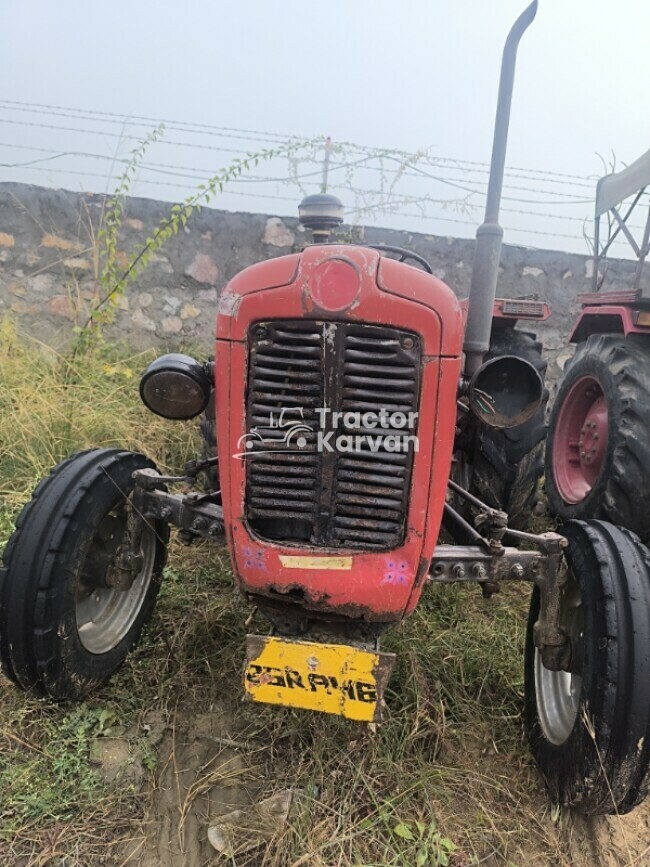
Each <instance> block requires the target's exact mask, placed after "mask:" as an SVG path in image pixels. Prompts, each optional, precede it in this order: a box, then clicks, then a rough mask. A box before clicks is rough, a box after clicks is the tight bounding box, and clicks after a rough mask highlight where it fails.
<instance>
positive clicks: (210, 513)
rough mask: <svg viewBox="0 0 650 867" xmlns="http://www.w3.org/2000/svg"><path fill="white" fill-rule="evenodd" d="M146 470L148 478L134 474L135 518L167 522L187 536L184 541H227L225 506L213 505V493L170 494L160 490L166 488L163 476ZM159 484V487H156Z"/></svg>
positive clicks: (133, 513)
mask: <svg viewBox="0 0 650 867" xmlns="http://www.w3.org/2000/svg"><path fill="white" fill-rule="evenodd" d="M156 476H158V474H157V473H156V472H155V471H152V470H147V471H146V475H145V474H144V472H143V473H140V472H136V473H134V478H135V482H136V486H135V488H134V491H133V495H132V498H131V502H130V505H131V506H132V509H131V513H132V515H133V517H134V518H139V519H140V520H141V521H145V522H149V523H150V522H152V521H154V520H162V521H167V523H169V524H171V525H172V526H174V527H178V529H179V530H181V532H182V533H183V534H185V535H184V536H183V537H182V538H181V541H185V542H189V541H190V540H191V539H192V538H199V537H200V538H204V539H211V540H213V541H218V542H222V541H223V539H224V521H223V507H222V506H221V505H219V504H217V503H215V502H214V496H213V495H211V494H198V493H189V494H170V493H168V492H167V491H165V490H160V488H161V487H162V486H163V485H164V479H165V477H163V476H158V478H157V479H156ZM156 485H158V487H156Z"/></svg>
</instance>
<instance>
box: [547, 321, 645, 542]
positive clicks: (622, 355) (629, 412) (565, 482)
mask: <svg viewBox="0 0 650 867" xmlns="http://www.w3.org/2000/svg"><path fill="white" fill-rule="evenodd" d="M590 383H593V390H594V395H593V397H594V401H592V403H591V405H589V406H588V405H587V404H588V403H589V399H588V398H589V395H588V393H585V394H583V393H582V392H584V391H585V389H587V388H588V386H589V384H590ZM581 384H583V385H582V392H581ZM581 398H584V399H585V401H586V403H585V408H584V410H583V411H579V407H578V406H577V401H578V400H579V399H581ZM596 400H599V401H600V402H601V403H602V410H603V412H601V413H600V416H599V414H598V413H597V412H596V411H595V410H594V407H596ZM573 415H575V420H574V419H573V417H572V416H573ZM603 415H604V419H603V418H601V416H603ZM583 416H584V417H583ZM592 416H593V419H594V421H592V422H590V421H589V420H590V418H591V417H592ZM586 424H593V425H594V428H593V430H594V431H596V432H599V433H600V440H597V441H596V443H595V445H596V446H597V447H598V448H597V449H596V451H594V453H593V456H592V454H591V448H593V447H594V443H593V440H592V438H591V434H590V432H589V431H587V439H585V438H583V436H582V434H581V432H580V431H581V429H584V427H585V425H586ZM599 427H603V430H602V431H598V428H599ZM573 428H576V430H573ZM603 440H606V443H603ZM583 451H585V456H583V455H582V452H583ZM585 460H587V463H585ZM593 461H597V466H596V467H594V463H593ZM546 492H547V496H548V503H549V508H550V510H551V512H552V513H553V514H555V515H557V516H558V517H560V518H562V519H563V520H569V519H572V518H602V519H604V520H607V521H611V522H612V523H614V524H618V525H620V526H623V527H627V528H628V529H629V530H632V531H633V532H635V533H637V534H638V535H639V536H641V538H642V539H644V540H647V539H649V538H650V342H649V341H648V338H643V337H635V336H633V335H631V336H628V337H622V336H620V335H602V334H598V335H592V336H591V337H589V338H588V339H587V341H586V342H585V343H581V344H579V346H578V347H577V349H576V352H575V355H574V357H573V359H572V360H571V361H570V362H569V364H568V365H567V367H566V369H565V373H564V375H563V377H562V381H561V383H560V386H559V389H558V392H557V397H556V398H555V401H554V403H553V408H552V411H551V416H550V423H549V435H548V443H547V447H546Z"/></svg>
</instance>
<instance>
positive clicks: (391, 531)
mask: <svg viewBox="0 0 650 867" xmlns="http://www.w3.org/2000/svg"><path fill="white" fill-rule="evenodd" d="M249 340H250V344H249V345H250V356H249V388H248V399H247V429H248V431H249V433H248V434H247V441H246V443H245V444H244V445H245V447H246V453H245V460H246V498H245V502H246V517H247V519H248V522H249V524H250V526H251V528H252V529H253V530H255V532H256V533H257V534H258V535H259V536H260V537H261V538H264V539H268V540H270V541H284V542H287V541H288V542H298V543H307V544H309V545H310V546H316V547H346V548H351V549H355V548H356V549H373V548H385V549H389V548H392V547H395V546H397V545H398V544H399V543H400V542H401V541H402V540H403V538H404V534H405V530H406V527H405V524H406V514H407V509H408V492H409V488H410V478H411V469H412V463H413V451H412V450H409V451H407V452H401V453H398V452H390V451H388V450H387V449H386V448H384V447H383V445H382V446H381V447H380V448H378V449H377V450H373V449H372V448H371V447H370V446H369V445H368V444H367V443H365V442H364V443H362V444H361V446H360V449H359V450H358V451H338V450H337V448H336V440H337V438H338V437H339V436H344V437H350V438H355V437H365V436H366V435H370V436H373V435H375V436H376V435H377V434H378V433H380V434H381V435H382V436H383V437H386V436H390V435H397V436H401V435H403V434H404V433H405V431H404V430H391V429H390V428H380V429H368V430H366V429H364V428H363V427H350V426H348V425H346V420H345V417H342V418H340V419H339V420H338V422H337V423H336V424H335V425H333V426H332V427H331V428H330V427H326V428H325V429H323V428H322V427H321V418H320V417H319V415H318V413H317V409H318V408H319V407H326V408H327V409H328V410H329V412H330V414H329V415H328V416H327V419H328V420H330V419H332V414H333V413H335V412H339V413H341V414H343V413H365V412H373V413H376V412H379V411H380V410H382V409H384V410H386V411H387V412H388V413H394V412H395V413H396V412H401V413H410V412H411V413H412V412H417V409H418V403H419V387H420V384H419V379H420V360H421V348H420V340H419V338H418V337H417V335H414V334H411V333H410V332H404V331H401V330H398V329H396V328H389V327H383V326H375V325H364V324H357V323H350V322H321V321H311V320H291V321H287V322H280V321H270V322H258V323H255V324H254V325H253V326H252V327H251V330H250V334H249ZM319 431H320V432H322V435H323V436H324V437H325V438H326V439H327V437H328V436H329V439H327V443H326V447H325V448H323V447H322V445H321V449H320V450H319V449H318V437H319ZM408 433H413V434H415V433H416V431H415V430H413V431H411V430H409V431H408Z"/></svg>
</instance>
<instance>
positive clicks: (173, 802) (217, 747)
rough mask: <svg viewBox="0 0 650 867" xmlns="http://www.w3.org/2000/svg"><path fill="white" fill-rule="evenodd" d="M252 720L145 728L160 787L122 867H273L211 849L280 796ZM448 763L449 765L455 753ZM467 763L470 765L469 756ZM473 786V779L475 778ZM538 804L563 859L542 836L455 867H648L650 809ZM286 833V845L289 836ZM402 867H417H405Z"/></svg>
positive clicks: (204, 717) (187, 716)
mask: <svg viewBox="0 0 650 867" xmlns="http://www.w3.org/2000/svg"><path fill="white" fill-rule="evenodd" d="M245 716H246V718H245V719H241V718H240V719H239V720H238V719H237V718H236V717H233V716H232V715H231V714H229V713H228V712H227V711H226V710H225V709H224V708H223V707H219V706H215V707H214V709H213V710H212V711H211V712H207V713H201V714H199V715H194V714H193V713H192V712H191V711H188V710H184V711H181V710H179V711H177V712H176V713H174V714H173V715H171V716H170V717H169V718H168V719H163V718H162V717H161V716H160V715H155V714H154V715H152V717H150V718H149V719H148V721H147V722H146V724H145V725H146V726H147V727H148V729H149V732H150V735H149V736H150V738H151V739H152V742H154V743H155V744H156V745H157V753H158V764H157V771H156V774H155V777H154V782H153V785H150V786H148V787H146V788H145V790H144V791H143V796H144V798H145V799H146V808H145V815H144V818H143V819H142V821H140V822H139V823H138V824H137V826H136V827H135V828H134V830H133V837H132V839H131V840H130V841H129V842H128V844H125V845H124V847H123V849H122V851H121V852H120V856H119V857H120V860H119V862H116V863H120V864H121V865H124V867H126V865H130V867H204V865H220V864H232V865H237V867H257V865H264V864H267V863H276V862H275V860H274V859H272V858H270V855H271V851H272V849H273V845H274V843H273V841H271V842H270V843H268V844H267V843H264V842H262V843H260V845H258V846H257V847H256V848H254V849H253V850H252V851H247V852H237V850H236V849H235V851H234V853H233V854H232V855H231V856H230V857H226V856H222V855H219V854H217V853H216V852H215V850H214V849H213V848H212V846H211V845H210V842H209V841H208V828H209V826H210V825H211V824H213V823H214V822H215V820H218V818H219V817H220V816H222V815H224V814H225V813H228V812H230V811H232V810H234V809H238V808H239V809H241V808H243V809H244V811H246V809H250V808H251V807H252V805H254V804H255V803H256V802H257V801H258V800H259V799H260V797H262V795H263V794H268V792H269V791H270V790H272V789H273V778H274V773H273V760H271V761H270V762H269V756H268V754H267V755H264V754H265V753H268V752H269V745H266V746H265V745H263V744H259V743H258V742H257V741H256V740H255V739H254V738H253V739H249V738H248V737H247V729H250V726H249V724H248V723H249V719H250V716H249V715H245ZM253 716H254V714H253ZM341 747H342V749H345V748H346V745H345V744H342V745H341ZM445 753H446V751H445ZM449 753H450V755H451V751H449ZM285 760H286V756H283V755H282V753H280V754H278V756H277V762H278V763H279V765H280V767H279V768H278V773H277V777H276V778H277V780H278V781H279V782H278V784H280V781H282V782H283V783H284V782H286V781H287V768H286V764H285ZM463 761H464V762H465V763H466V762H467V753H465V755H464V756H463ZM504 761H505V763H506V764H507V756H502V755H499V756H497V755H495V754H492V755H489V754H486V753H485V752H484V751H481V755H480V756H476V766H477V767H480V770H481V773H482V775H486V776H492V775H493V776H494V777H495V778H498V777H499V776H501V775H502V774H503V772H504ZM461 770H462V769H461ZM468 777H469V778H470V779H471V774H469V775H468ZM296 782H299V780H296ZM468 783H469V780H468ZM470 784H471V783H470ZM535 801H536V807H537V808H538V810H539V813H540V816H541V817H543V818H542V819H541V821H542V822H543V823H544V824H545V826H546V831H547V833H548V834H549V835H552V836H555V837H556V839H557V850H556V852H555V853H554V854H553V855H549V854H544V853H542V852H540V851H539V848H538V844H537V842H536V838H537V834H536V835H535V837H534V838H533V839H531V841H530V842H529V843H527V842H526V840H525V839H520V840H518V842H517V844H516V846H515V847H514V851H513V852H512V854H511V856H510V857H509V858H508V859H507V860H506V861H504V860H503V858H502V857H501V856H500V855H498V854H495V853H493V854H490V853H489V851H488V852H486V853H485V854H484V855H483V857H482V858H480V859H477V860H475V859H468V860H465V856H464V855H462V853H461V855H459V856H458V858H457V859H455V858H454V857H453V856H452V859H451V860H450V864H451V865H455V864H458V865H465V864H471V863H477V864H478V863H481V864H486V865H499V864H504V863H507V864H511V865H517V867H524V865H540V867H541V865H544V867H551V865H556V864H563V865H571V867H624V865H625V867H633V865H634V867H637V865H638V867H647V865H650V802H646V803H645V804H644V805H642V806H641V807H639V808H638V809H637V810H636V811H635V812H633V813H632V814H631V815H628V816H623V817H620V818H616V817H612V818H596V819H587V818H584V817H580V816H576V815H569V814H564V815H561V816H557V817H552V816H551V815H550V814H549V813H548V809H547V804H546V802H545V795H544V791H543V789H542V788H541V787H540V788H539V791H538V792H537V793H536V798H535ZM456 806H457V812H458V814H459V815H462V814H464V813H465V805H464V804H462V803H459V804H457V805H456ZM289 821H291V818H290V820H289ZM279 833H280V835H281V833H282V829H279ZM277 863H280V864H287V865H289V864H292V865H295V867H298V865H311V864H318V865H321V864H322V865H326V867H330V865H331V867H334V865H335V864H336V865H344V864H346V865H347V862H343V861H341V860H340V858H337V859H336V860H333V861H331V862H329V861H327V860H321V858H320V856H319V855H318V854H317V853H314V854H313V857H312V856H310V853H309V851H304V852H303V855H302V856H298V857H297V858H295V859H294V858H293V857H292V858H291V860H287V861H284V860H281V861H279V862H277ZM354 863H355V864H356V863H357V862H354ZM380 863H381V862H377V867H380ZM432 863H434V862H432ZM359 867H361V865H360V864H359ZM364 867H366V865H364ZM367 867H370V865H367ZM404 867H411V865H410V864H408V863H407V862H404Z"/></svg>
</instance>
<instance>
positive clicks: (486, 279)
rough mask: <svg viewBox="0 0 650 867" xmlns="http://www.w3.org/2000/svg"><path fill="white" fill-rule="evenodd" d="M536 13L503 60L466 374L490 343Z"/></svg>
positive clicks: (531, 9) (516, 31) (527, 13)
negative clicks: (514, 130)
mask: <svg viewBox="0 0 650 867" xmlns="http://www.w3.org/2000/svg"><path fill="white" fill-rule="evenodd" d="M536 14H537V0H533V2H532V3H531V4H530V6H528V7H527V8H526V9H524V11H523V12H522V13H521V15H520V16H519V18H517V20H516V21H515V23H514V24H513V25H512V28H511V30H510V33H509V34H508V38H507V39H506V44H505V46H504V49H503V58H502V60H501V78H500V80H499V99H498V102H497V113H496V120H495V122H494V140H493V143H492V162H491V164H490V180H489V184H488V193H487V203H486V206H485V220H484V222H483V225H482V226H480V227H479V228H478V230H477V232H476V247H475V249H474V265H473V267H472V283H471V288H470V293H469V307H468V310H467V325H466V327H465V343H464V346H463V350H464V352H465V376H466V377H471V376H472V374H474V373H475V372H476V371H477V370H478V368H479V367H480V366H481V363H482V361H483V356H484V354H485V353H486V352H487V350H488V348H489V346H490V332H491V330H492V308H493V306H494V299H495V297H496V290H497V276H498V273H499V260H500V258H501V241H502V239H503V229H502V228H501V226H500V225H499V207H500V205H501V190H502V188H503V171H504V167H505V162H506V146H507V143H508V126H509V124H510V103H511V102H512V86H513V83H514V76H515V62H516V60H517V48H518V47H519V40H520V39H521V37H522V36H523V34H524V32H525V31H526V29H527V28H528V26H529V25H530V24H531V22H532V20H533V18H534V17H535V15H536Z"/></svg>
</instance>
